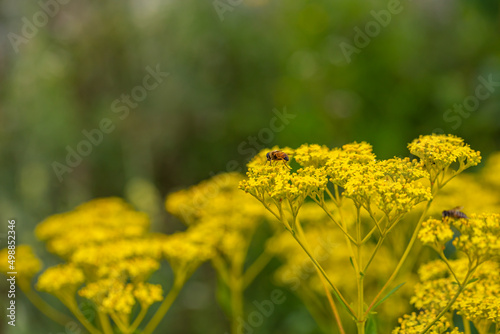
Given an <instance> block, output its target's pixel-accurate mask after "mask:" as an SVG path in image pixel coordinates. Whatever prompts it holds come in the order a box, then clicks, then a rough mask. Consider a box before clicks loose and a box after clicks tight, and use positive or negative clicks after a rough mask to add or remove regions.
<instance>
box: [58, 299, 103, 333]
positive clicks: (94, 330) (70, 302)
mask: <svg viewBox="0 0 500 334" xmlns="http://www.w3.org/2000/svg"><path fill="white" fill-rule="evenodd" d="M59 299H60V300H61V301H62V302H63V304H64V305H66V307H67V308H68V309H69V310H70V311H71V313H73V314H74V315H75V317H76V318H77V319H78V321H80V323H81V324H82V325H83V326H84V327H85V328H86V329H87V330H88V331H89V333H91V334H100V333H101V331H100V330H98V329H97V328H95V327H94V326H93V325H92V324H91V323H90V322H89V321H88V320H87V318H85V316H84V315H83V314H82V312H81V311H80V309H79V308H78V305H77V304H76V301H75V299H74V298H73V296H72V295H62V296H60V298H59Z"/></svg>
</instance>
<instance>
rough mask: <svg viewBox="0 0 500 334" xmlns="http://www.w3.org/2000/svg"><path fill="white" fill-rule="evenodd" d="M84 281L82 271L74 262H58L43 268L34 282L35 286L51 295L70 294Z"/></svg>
mask: <svg viewBox="0 0 500 334" xmlns="http://www.w3.org/2000/svg"><path fill="white" fill-rule="evenodd" d="M84 281H85V276H84V274H83V271H82V270H81V269H79V268H78V267H76V266H75V265H74V264H60V265H57V266H55V267H50V268H48V269H47V270H45V271H44V272H43V273H42V274H41V275H40V277H39V278H38V282H37V283H36V288H37V289H38V290H40V291H45V292H48V293H50V294H53V295H56V296H57V295H62V294H65V293H68V294H70V295H72V294H73V293H75V291H76V289H77V288H78V287H79V286H80V285H82V283H83V282H84Z"/></svg>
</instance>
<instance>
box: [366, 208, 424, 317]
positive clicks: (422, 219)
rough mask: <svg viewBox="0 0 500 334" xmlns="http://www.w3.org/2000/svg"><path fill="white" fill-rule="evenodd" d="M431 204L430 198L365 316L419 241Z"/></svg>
mask: <svg viewBox="0 0 500 334" xmlns="http://www.w3.org/2000/svg"><path fill="white" fill-rule="evenodd" d="M431 204H432V199H430V200H429V201H428V202H427V205H426V206H425V209H424V211H423V212H422V215H421V216H420V219H419V220H418V223H417V226H416V227H415V230H414V231H413V235H412V236H411V239H410V242H409V243H408V245H407V246H406V249H405V251H404V253H403V256H402V257H401V259H400V260H399V262H398V264H397V266H396V268H395V269H394V271H393V273H392V274H391V276H390V277H389V279H388V280H387V282H385V284H384V286H383V287H382V289H381V290H380V291H379V292H378V294H377V295H376V296H375V298H373V301H372V303H371V304H370V306H369V307H368V309H367V310H366V312H365V316H367V315H368V313H369V312H370V311H371V309H372V308H373V306H374V305H375V304H376V303H377V302H378V300H379V299H380V298H381V296H382V294H383V293H384V292H385V290H387V288H389V286H390V285H391V284H392V281H394V279H395V278H396V276H397V274H398V273H399V271H400V270H401V267H402V266H403V264H404V263H405V261H406V259H407V258H408V255H410V251H411V249H412V248H413V245H414V244H415V241H417V237H418V232H419V231H420V227H421V226H422V223H423V222H424V218H425V216H426V215H427V211H429V208H430V206H431Z"/></svg>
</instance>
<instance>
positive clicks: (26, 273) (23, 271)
mask: <svg viewBox="0 0 500 334" xmlns="http://www.w3.org/2000/svg"><path fill="white" fill-rule="evenodd" d="M11 253H12V251H11ZM12 255H13V256H14V257H15V263H14V270H12V269H11V268H10V267H9V266H10V265H11V264H10V263H9V262H8V261H9V249H7V248H4V249H2V250H0V272H2V273H3V274H6V273H7V272H13V271H14V272H17V278H18V279H22V280H24V281H25V282H27V281H29V280H31V278H32V277H33V276H35V274H36V273H38V272H39V271H40V269H42V262H41V261H40V259H39V258H38V257H37V256H36V255H35V253H34V252H33V249H32V248H31V247H30V246H28V245H18V246H16V250H15V254H12Z"/></svg>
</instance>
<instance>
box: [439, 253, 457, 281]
mask: <svg viewBox="0 0 500 334" xmlns="http://www.w3.org/2000/svg"><path fill="white" fill-rule="evenodd" d="M438 254H439V257H440V258H441V260H443V261H444V263H446V266H447V267H448V270H449V271H450V273H451V274H452V275H453V278H454V279H455V281H456V282H457V283H458V284H460V281H459V280H458V277H457V275H456V274H455V272H454V271H453V268H451V265H450V262H448V259H447V258H446V256H444V253H443V251H438Z"/></svg>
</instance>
